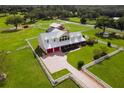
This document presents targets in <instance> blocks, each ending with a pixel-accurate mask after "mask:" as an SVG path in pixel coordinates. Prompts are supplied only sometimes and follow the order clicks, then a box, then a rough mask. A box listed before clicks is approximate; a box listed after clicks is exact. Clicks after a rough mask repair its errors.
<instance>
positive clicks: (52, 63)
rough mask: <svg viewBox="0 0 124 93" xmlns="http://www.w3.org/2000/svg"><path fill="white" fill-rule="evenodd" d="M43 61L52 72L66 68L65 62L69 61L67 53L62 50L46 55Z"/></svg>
mask: <svg viewBox="0 0 124 93" xmlns="http://www.w3.org/2000/svg"><path fill="white" fill-rule="evenodd" d="M43 61H44V64H45V65H46V67H47V69H48V70H49V72H50V73H51V74H52V73H55V72H58V71H60V70H63V69H65V68H66V66H65V62H67V61H66V58H65V55H64V54H63V53H61V52H56V53H51V54H49V55H47V56H44V57H43Z"/></svg>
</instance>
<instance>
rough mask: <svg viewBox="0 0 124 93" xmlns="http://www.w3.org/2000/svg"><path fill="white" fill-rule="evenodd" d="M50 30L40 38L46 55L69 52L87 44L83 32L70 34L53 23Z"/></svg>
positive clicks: (61, 26) (40, 43) (62, 27)
mask: <svg viewBox="0 0 124 93" xmlns="http://www.w3.org/2000/svg"><path fill="white" fill-rule="evenodd" d="M51 28H52V29H51ZM49 30H50V31H49V32H47V33H41V34H40V35H39V38H38V39H39V46H40V48H42V49H43V51H44V52H46V53H53V52H57V51H62V52H67V51H70V50H73V49H75V48H78V47H79V46H80V45H85V43H86V40H85V38H84V37H83V36H82V34H81V32H68V31H66V30H65V28H64V26H63V25H61V24H58V23H53V24H51V25H50V27H49Z"/></svg>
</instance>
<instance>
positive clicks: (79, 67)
mask: <svg viewBox="0 0 124 93" xmlns="http://www.w3.org/2000/svg"><path fill="white" fill-rule="evenodd" d="M83 65H84V62H83V61H79V62H78V70H81V67H82V66H83Z"/></svg>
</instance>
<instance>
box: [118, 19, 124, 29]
mask: <svg viewBox="0 0 124 93" xmlns="http://www.w3.org/2000/svg"><path fill="white" fill-rule="evenodd" d="M117 28H118V29H120V30H121V31H122V30H124V17H121V18H119V19H118V20H117Z"/></svg>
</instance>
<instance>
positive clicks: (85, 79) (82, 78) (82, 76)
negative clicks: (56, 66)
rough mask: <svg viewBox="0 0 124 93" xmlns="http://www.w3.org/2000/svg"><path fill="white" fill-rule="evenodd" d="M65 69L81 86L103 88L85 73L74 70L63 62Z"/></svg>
mask: <svg viewBox="0 0 124 93" xmlns="http://www.w3.org/2000/svg"><path fill="white" fill-rule="evenodd" d="M65 66H66V69H68V70H69V71H70V72H71V73H72V74H73V75H74V76H75V77H76V79H78V80H77V81H79V83H80V84H82V86H86V87H88V88H103V86H102V85H100V84H99V83H98V82H96V81H95V80H94V78H91V77H89V76H88V75H87V74H86V73H85V72H83V71H78V70H77V69H76V68H74V67H73V66H71V65H70V64H69V63H68V62H65Z"/></svg>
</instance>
